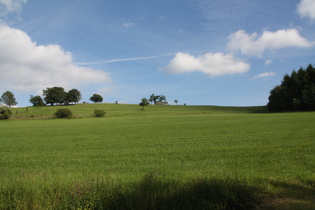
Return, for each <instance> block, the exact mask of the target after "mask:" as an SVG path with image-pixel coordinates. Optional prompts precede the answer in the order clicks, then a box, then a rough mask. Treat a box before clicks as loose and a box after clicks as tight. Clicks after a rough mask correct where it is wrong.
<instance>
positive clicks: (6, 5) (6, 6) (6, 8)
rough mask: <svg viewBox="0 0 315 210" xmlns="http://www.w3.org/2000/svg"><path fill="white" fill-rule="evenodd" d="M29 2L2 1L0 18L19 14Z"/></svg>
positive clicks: (0, 3)
mask: <svg viewBox="0 0 315 210" xmlns="http://www.w3.org/2000/svg"><path fill="white" fill-rule="evenodd" d="M26 1H27V0H0V16H5V15H7V14H8V13H10V12H18V11H20V10H21V7H22V5H23V4H25V3H26Z"/></svg>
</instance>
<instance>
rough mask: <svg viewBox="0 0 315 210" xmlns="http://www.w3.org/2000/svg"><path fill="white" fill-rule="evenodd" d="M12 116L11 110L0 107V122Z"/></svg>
mask: <svg viewBox="0 0 315 210" xmlns="http://www.w3.org/2000/svg"><path fill="white" fill-rule="evenodd" d="M12 114H13V112H12V110H11V109H10V108H8V107H6V106H2V107H0V120H6V119H9V118H10V117H11V115H12Z"/></svg>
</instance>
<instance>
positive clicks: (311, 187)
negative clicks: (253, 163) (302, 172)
mask: <svg viewBox="0 0 315 210" xmlns="http://www.w3.org/2000/svg"><path fill="white" fill-rule="evenodd" d="M267 182H269V184H270V185H271V186H272V188H274V189H275V192H273V193H272V194H270V196H269V198H267V199H266V200H265V202H264V203H265V204H264V205H262V208H268V209H270V208H272V209H315V181H314V180H303V179H297V180H294V181H293V182H290V183H289V182H286V181H280V180H267Z"/></svg>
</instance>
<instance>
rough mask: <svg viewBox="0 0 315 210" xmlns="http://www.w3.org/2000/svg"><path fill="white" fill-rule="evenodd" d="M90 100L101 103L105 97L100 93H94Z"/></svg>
mask: <svg viewBox="0 0 315 210" xmlns="http://www.w3.org/2000/svg"><path fill="white" fill-rule="evenodd" d="M90 101H92V102H94V103H100V102H102V101H103V97H102V96H101V95H99V94H93V96H91V97H90Z"/></svg>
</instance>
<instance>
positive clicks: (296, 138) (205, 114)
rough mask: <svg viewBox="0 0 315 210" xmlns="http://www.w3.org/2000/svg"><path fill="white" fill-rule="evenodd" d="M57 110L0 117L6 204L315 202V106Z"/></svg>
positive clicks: (308, 205) (1, 201) (1, 189)
mask: <svg viewBox="0 0 315 210" xmlns="http://www.w3.org/2000/svg"><path fill="white" fill-rule="evenodd" d="M58 108H60V107H58V106H54V107H41V108H36V107H28V108H27V109H26V108H14V113H15V115H14V116H13V117H12V119H11V120H3V121H0V133H1V140H0V144H1V147H0V177H1V179H0V209H264V208H275V209H281V208H283V209H297V208H298V209H314V208H315V129H314V123H315V112H297V113H275V114H271V113H267V110H266V107H217V106H154V105H150V106H148V107H145V110H144V111H141V110H140V109H141V107H140V106H138V105H124V104H118V105H116V104H79V105H73V106H67V107H66V108H69V109H71V110H72V112H73V114H74V119H53V118H52V115H53V113H54V112H55V111H56V110H57V109H58ZM94 109H102V110H105V111H106V115H105V117H104V118H95V117H93V116H92V114H93V111H94Z"/></svg>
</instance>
